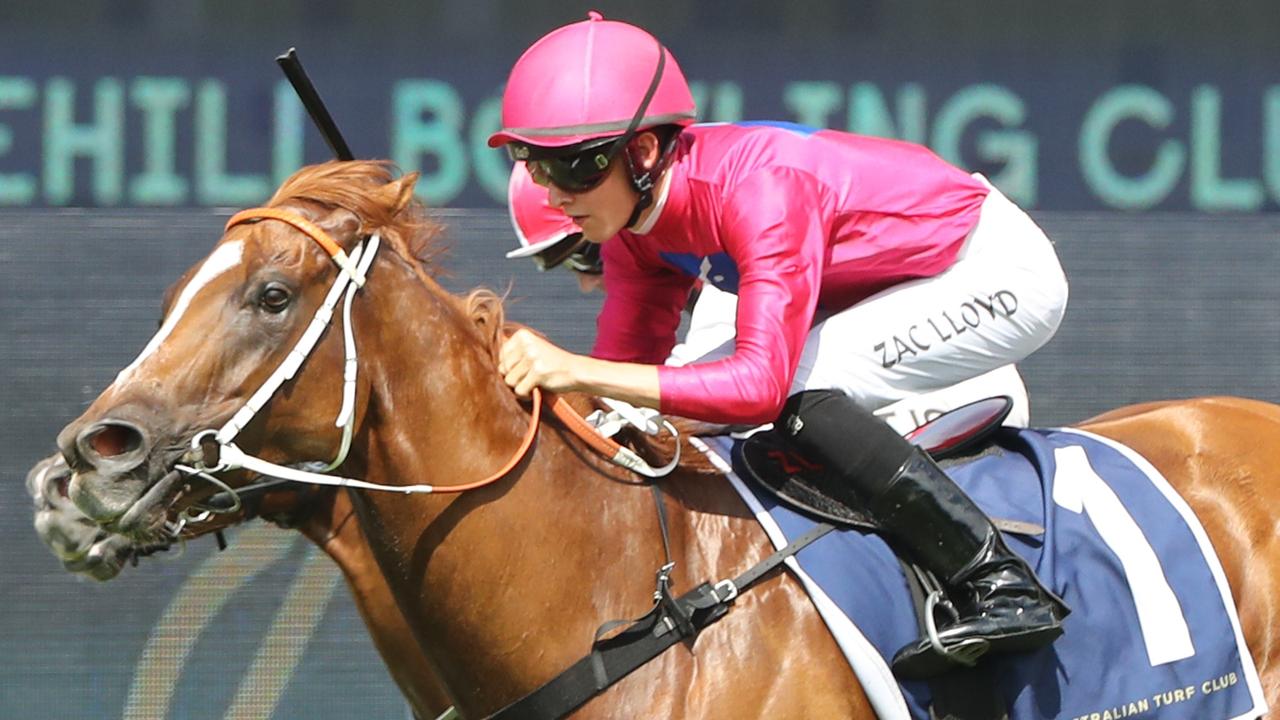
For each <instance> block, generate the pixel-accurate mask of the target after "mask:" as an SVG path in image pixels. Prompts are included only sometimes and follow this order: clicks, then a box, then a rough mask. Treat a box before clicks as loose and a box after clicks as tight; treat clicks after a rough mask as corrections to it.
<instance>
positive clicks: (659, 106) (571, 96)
mask: <svg viewBox="0 0 1280 720" xmlns="http://www.w3.org/2000/svg"><path fill="white" fill-rule="evenodd" d="M660 53H661V54H663V55H665V62H660V60H663V59H664V58H663V57H662V55H660ZM660 66H661V70H659V67H660ZM651 89H652V92H653V95H652V97H651V98H649V101H648V105H647V106H646V105H645V100H646V97H647V95H648V93H649V91H650V90H651ZM642 107H644V111H643V115H642V116H641V117H640V118H639V121H638V123H637V125H636V129H637V130H643V129H645V128H650V127H656V126H658V125H680V126H687V125H692V124H693V122H694V118H695V115H696V112H695V108H694V105H693V95H692V93H690V92H689V84H688V82H686V81H685V79H684V73H682V72H681V71H680V66H679V65H677V64H676V60H675V58H674V57H672V55H671V53H670V51H668V50H667V49H666V48H665V47H663V46H662V44H661V43H659V42H658V40H657V38H655V37H653V36H652V35H650V34H649V33H647V32H645V31H644V30H641V29H640V28H638V27H636V26H635V25H629V24H627V23H624V22H617V21H614V20H605V19H604V17H603V16H602V15H600V13H598V12H595V11H592V12H590V13H588V14H587V19H586V20H584V21H582V22H576V23H573V24H572V25H565V26H564V27H560V28H556V29H555V30H552V31H551V32H549V33H547V34H546V35H544V36H543V37H542V39H541V40H538V41H537V42H536V43H534V44H533V45H532V46H530V47H529V49H528V50H525V52H524V54H523V55H521V56H520V59H519V60H517V61H516V64H515V67H513V68H512V69H511V76H510V77H509V78H508V79H507V89H506V92H504V93H503V95H502V129H501V130H499V131H498V132H496V133H494V134H492V135H490V136H489V147H499V146H502V145H505V144H507V143H510V142H518V143H524V144H527V145H533V146H537V147H567V146H572V145H578V144H580V143H583V142H587V141H589V140H596V139H601V138H608V137H613V136H617V135H622V134H623V133H625V132H626V131H627V129H628V128H629V127H630V126H631V124H632V120H633V118H635V115H636V113H637V112H638V111H639V110H640V108H642Z"/></svg>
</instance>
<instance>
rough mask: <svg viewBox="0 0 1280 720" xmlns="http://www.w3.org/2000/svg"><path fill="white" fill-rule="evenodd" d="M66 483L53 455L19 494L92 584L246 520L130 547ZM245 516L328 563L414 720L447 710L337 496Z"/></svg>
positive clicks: (317, 492)
mask: <svg viewBox="0 0 1280 720" xmlns="http://www.w3.org/2000/svg"><path fill="white" fill-rule="evenodd" d="M70 479H71V471H70V470H69V468H68V467H67V465H66V463H65V462H63V459H62V456H61V455H54V456H52V457H48V458H45V459H44V460H41V461H40V462H39V463H36V465H35V467H33V468H31V471H30V472H29V473H27V491H28V493H29V494H30V495H31V498H32V501H33V502H34V503H35V527H36V532H37V534H39V536H40V539H41V540H42V541H44V543H45V545H47V546H48V547H49V549H50V551H51V552H52V553H53V554H54V555H55V556H56V557H57V558H58V559H59V560H61V561H62V564H63V567H64V568H66V569H67V571H69V572H74V573H80V574H82V575H85V576H87V577H91V578H93V579H94V580H99V581H104V582H105V581H107V580H111V579H112V578H114V577H115V576H116V575H118V574H119V573H120V571H121V570H122V569H123V567H124V565H125V564H126V563H127V562H129V561H130V560H135V559H136V558H138V557H142V556H146V555H150V554H152V553H154V552H157V551H161V550H167V549H168V548H169V545H170V544H171V543H172V542H175V541H178V540H182V541H186V540H194V539H196V538H199V537H202V536H205V535H209V534H212V533H214V532H217V531H219V530H223V529H225V528H227V527H230V526H232V525H235V524H237V523H240V522H244V521H245V520H247V519H250V517H251V516H249V515H247V514H246V513H245V512H244V511H243V509H242V510H239V511H236V512H234V513H226V514H221V515H214V516H212V518H211V519H209V520H207V521H204V522H194V523H187V524H186V525H185V526H184V527H183V529H182V530H181V532H180V533H179V534H177V535H170V537H169V538H168V539H165V540H154V539H152V540H148V541H147V542H138V541H137V540H135V539H134V538H130V537H128V536H125V535H120V534H117V533H113V532H110V531H109V530H107V529H105V528H103V527H102V526H101V525H98V524H97V523H95V522H93V521H92V520H90V519H89V518H88V517H87V516H86V515H85V514H84V513H82V512H81V511H80V510H79V508H77V507H76V506H75V505H74V504H72V503H70V501H69V500H68V499H67V497H66V492H67V483H68V482H69V481H70ZM252 517H260V518H263V519H267V520H270V521H272V522H277V523H281V522H283V523H286V524H287V525H288V526H289V527H292V528H296V529H297V530H298V532H300V533H302V535H303V536H304V537H306V538H307V539H308V540H310V541H311V542H312V543H314V544H315V545H316V547H318V548H320V549H321V550H323V551H324V552H325V553H326V554H327V555H328V556H329V557H330V558H331V559H332V560H333V561H334V563H335V564H336V565H337V566H338V568H339V569H340V570H341V571H342V574H343V576H344V577H345V578H346V580H347V586H348V587H349V588H350V589H351V595H352V597H353V598H354V599H355V602H356V609H357V611H358V612H359V613H360V617H361V618H362V619H363V620H364V623H365V626H366V627H367V628H368V630H369V636H370V638H371V639H372V640H373V645H374V647H375V648H376V649H377V651H378V654H379V655H381V656H382V658H383V660H384V661H385V662H386V664H387V669H388V670H389V672H390V673H391V677H392V679H393V680H394V681H395V683H396V685H397V686H398V687H399V688H400V691H401V692H402V693H403V694H404V696H405V699H406V700H407V701H408V702H409V704H410V705H411V706H412V707H413V708H414V712H415V714H416V716H417V717H419V718H421V719H422V720H430V719H431V718H437V717H440V716H441V713H444V712H445V711H446V710H447V709H448V708H449V707H451V706H452V704H453V701H452V700H450V699H449V696H448V694H447V692H446V691H445V690H444V688H443V687H441V686H440V684H439V683H438V682H436V681H435V678H436V673H435V672H434V670H432V669H431V667H430V665H429V663H428V661H427V658H426V655H425V654H424V653H423V652H422V649H421V648H420V647H418V644H417V642H416V641H415V639H414V636H413V633H412V632H410V631H409V628H408V625H407V624H406V623H405V620H404V616H402V615H401V614H400V609H399V608H398V607H396V603H395V600H394V599H393V598H392V597H391V589H390V588H389V587H388V586H387V583H386V581H385V580H384V579H383V577H382V573H381V572H379V571H378V568H377V564H376V562H375V561H374V559H373V554H372V551H371V550H370V549H369V544H368V542H367V541H366V540H365V537H364V533H362V532H361V531H360V523H359V519H358V518H357V517H356V515H355V509H354V507H353V506H352V504H351V499H350V497H349V496H348V495H347V494H346V493H345V492H342V491H339V490H337V489H335V488H321V487H307V486H300V485H297V486H293V487H288V488H285V489H280V490H276V491H272V492H268V493H266V494H264V495H263V496H262V497H261V498H260V499H259V500H258V502H257V503H256V508H255V510H254V513H253V515H252Z"/></svg>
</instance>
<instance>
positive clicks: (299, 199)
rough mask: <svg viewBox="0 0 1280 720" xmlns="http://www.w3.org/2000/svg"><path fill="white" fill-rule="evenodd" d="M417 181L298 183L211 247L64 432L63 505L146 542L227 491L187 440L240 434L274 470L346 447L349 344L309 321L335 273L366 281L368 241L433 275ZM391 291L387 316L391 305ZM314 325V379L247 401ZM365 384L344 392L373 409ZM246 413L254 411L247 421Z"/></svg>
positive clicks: (369, 171) (311, 173)
mask: <svg viewBox="0 0 1280 720" xmlns="http://www.w3.org/2000/svg"><path fill="white" fill-rule="evenodd" d="M416 177H417V176H416V174H411V175H407V176H405V177H402V178H399V179H393V178H392V175H391V172H390V169H389V167H388V165H387V164H386V163H376V162H331V163H326V164H323V165H319V166H312V167H308V168H304V169H303V170H301V171H299V172H298V173H296V174H295V175H293V176H292V177H291V178H289V179H288V180H287V181H286V182H285V183H284V184H283V185H282V186H281V187H280V188H279V190H278V191H277V192H276V194H275V195H274V196H273V197H272V198H271V200H270V201H269V202H268V203H267V205H266V207H265V208H260V209H257V210H255V211H250V212H249V213H248V214H247V215H246V214H245V213H242V214H241V215H240V216H237V218H233V223H230V224H228V228H227V230H226V232H225V234H224V235H223V237H222V238H221V239H220V240H219V241H218V243H217V244H216V245H215V246H214V248H213V251H212V252H211V253H210V254H209V255H208V256H207V257H206V258H204V259H203V260H202V261H200V262H198V263H197V264H196V265H195V266H193V267H192V268H190V269H189V270H188V271H187V272H186V273H185V274H184V275H183V276H182V277H181V278H180V279H179V280H178V282H177V283H176V284H175V286H174V287H173V288H172V289H171V291H170V292H169V293H168V294H167V296H166V297H167V300H166V303H165V307H164V315H163V322H162V324H161V327H160V329H159V330H158V332H157V333H156V334H155V336H154V337H152V338H151V340H150V342H149V343H148V344H147V345H146V347H145V348H144V349H143V350H142V352H141V353H140V354H139V355H138V357H137V358H136V359H135V360H134V361H133V362H132V363H130V364H129V365H128V366H127V367H126V368H124V369H123V370H122V371H121V372H120V373H119V374H118V375H117V376H116V378H115V380H114V381H113V382H112V383H111V385H110V386H109V387H107V389H106V390H105V391H103V393H102V394H101V395H100V396H99V397H98V398H97V399H96V400H95V401H94V402H93V403H92V404H91V405H90V407H89V408H88V409H87V410H86V411H85V412H84V414H82V415H81V416H80V417H79V418H77V419H76V420H75V421H73V422H71V423H70V424H69V425H67V426H66V428H64V429H63V431H62V432H61V433H60V434H59V436H58V446H59V448H60V449H61V451H62V455H63V457H64V458H65V460H66V464H67V466H68V467H69V469H70V470H71V471H72V473H73V475H72V477H71V480H70V482H69V484H68V486H67V496H68V497H69V498H70V499H71V500H73V501H74V502H75V504H76V505H77V506H78V507H79V508H80V509H81V510H82V511H83V512H84V514H85V515H86V516H87V517H88V518H89V519H90V520H92V521H93V522H94V523H96V524H98V525H101V526H103V527H104V528H105V529H107V530H111V531H114V532H120V533H125V534H128V535H131V536H133V537H135V538H145V537H149V536H153V535H155V534H156V533H157V532H159V531H160V529H161V527H162V525H163V523H164V522H165V521H166V518H167V517H168V516H169V515H170V514H171V513H172V512H173V511H174V510H175V509H176V508H180V507H181V506H184V505H190V504H192V503H195V502H198V501H199V500H200V499H201V498H203V497H206V496H208V495H211V494H214V493H216V492H218V491H219V490H220V489H226V486H225V484H222V483H219V482H218V481H216V480H214V481H213V482H212V483H210V482H201V480H202V479H204V480H211V479H212V478H211V476H210V475H208V474H198V473H196V472H193V471H192V468H195V467H207V465H205V464H204V461H205V460H209V457H208V453H209V450H208V449H207V448H206V449H205V450H203V451H202V449H201V447H200V445H199V443H198V442H197V443H194V444H193V440H199V439H201V438H202V437H203V439H204V440H205V441H206V442H209V441H210V440H212V439H213V436H214V434H215V433H216V431H218V429H219V428H226V427H229V426H231V425H234V426H235V427H236V433H237V434H238V437H237V441H238V442H239V444H240V445H241V446H243V447H246V448H251V449H252V451H253V452H255V453H257V455H258V456H259V457H262V458H265V459H267V460H269V461H271V462H279V463H285V464H293V463H300V462H306V461H316V460H322V459H326V458H333V457H335V455H337V454H339V452H341V451H344V450H345V446H342V444H343V442H344V440H349V437H348V438H345V439H344V438H342V432H341V431H340V430H336V429H335V426H334V418H335V416H336V415H337V414H338V413H339V403H340V401H341V400H342V398H343V393H342V392H339V391H338V390H335V388H337V389H341V388H342V387H343V382H342V378H343V357H344V343H343V337H342V333H340V332H338V331H336V330H334V331H326V330H325V328H324V327H323V326H322V327H319V328H316V327H315V325H316V322H317V321H316V318H317V317H318V314H317V308H321V307H323V306H325V305H326V302H327V301H328V300H329V299H330V298H329V296H331V295H333V294H334V292H333V288H332V282H334V277H335V275H337V276H338V277H339V278H340V279H341V278H342V277H343V276H347V279H353V278H352V277H351V276H352V275H353V273H356V272H368V270H364V271H360V270H356V269H355V268H354V267H353V266H352V265H351V264H350V263H352V262H354V259H353V258H354V257H355V256H357V255H358V254H359V250H358V248H359V247H360V246H361V245H362V244H363V243H364V241H365V239H366V238H367V237H369V236H371V235H377V236H380V239H381V242H382V243H383V244H385V245H390V246H391V247H392V248H393V249H394V250H395V252H392V253H384V256H396V255H398V256H401V258H402V260H401V262H400V263H399V265H400V267H399V268H398V269H399V270H400V271H402V272H410V273H415V272H416V274H418V275H420V276H423V277H425V273H424V271H423V269H422V266H421V264H420V263H418V262H416V261H414V257H416V256H420V255H422V254H423V253H424V249H429V247H430V245H429V241H430V239H431V237H432V236H433V235H434V234H435V231H436V229H437V228H436V226H435V225H434V223H432V222H431V221H430V220H429V219H427V218H426V216H425V214H423V212H422V210H421V208H420V207H419V206H417V204H416V203H414V202H413V200H412V192H413V185H414V182H415V180H416ZM281 218H283V219H284V221H278V220H280V219H281ZM300 228H301V231H300ZM387 264H389V263H387V262H386V261H384V263H382V264H381V265H387ZM381 272H382V273H384V274H387V273H393V272H394V271H393V270H391V269H389V268H388V269H385V270H382V271H381ZM362 281H363V278H360V279H359V281H357V282H356V283H355V284H356V285H357V286H358V285H359V284H360V282H362ZM353 289H354V288H353ZM390 291H391V289H390V288H389V289H388V291H387V292H386V293H384V302H383V303H382V306H383V307H382V310H380V312H390V310H388V309H387V307H392V308H394V307H395V304H396V301H397V298H395V297H391V296H390ZM339 294H340V293H339ZM365 294H368V293H367V292H366V293H365ZM362 297H363V295H362ZM330 305H332V303H330ZM319 314H324V312H323V311H321V312H320V313H319ZM339 314H340V312H339ZM308 328H312V330H311V333H312V334H313V335H316V336H317V339H318V342H316V343H315V346H314V351H312V352H310V353H309V355H308V356H307V357H305V364H306V368H307V371H306V372H299V373H298V374H297V377H296V378H291V379H288V380H287V381H285V382H282V383H280V387H279V388H278V389H279V391H278V392H274V393H270V394H269V395H270V397H265V398H262V397H259V398H254V394H255V392H256V391H258V390H259V389H260V388H262V387H263V385H264V384H267V383H268V382H269V379H270V378H272V377H275V376H276V375H279V374H280V373H279V372H275V371H276V370H277V368H279V367H280V366H281V365H282V364H283V363H286V362H289V361H288V359H287V358H288V356H289V354H290V352H291V349H296V347H298V344H299V342H300V341H301V339H302V338H303V336H304V334H305V333H307V332H308ZM303 359H304V358H297V359H296V360H295V365H297V364H300V363H301V361H302V360H303ZM297 370H298V368H297V367H296V366H295V367H294V368H293V370H292V372H296V371H297ZM289 374H291V373H289ZM361 382H362V388H363V389H362V390H361V391H359V392H352V393H351V394H352V395H353V397H354V396H358V397H360V398H361V399H362V400H364V401H367V399H368V396H369V393H368V392H367V388H368V383H369V382H371V380H370V379H369V377H368V376H367V375H365V376H363V377H362V378H361ZM352 390H356V388H354V387H353V388H352ZM268 400H269V402H267V401H268ZM251 406H252V407H253V410H254V411H256V412H253V411H248V412H247V415H246V414H245V413H246V410H245V408H247V407H251ZM365 409H366V408H365V407H363V406H362V407H355V408H350V409H349V410H350V412H349V414H350V415H352V416H356V417H354V418H353V420H354V422H353V423H351V424H358V422H359V416H362V414H363V413H364V411H365ZM237 413H240V414H239V415H238V414H237ZM251 420H253V421H252V422H251ZM241 430H243V432H240V431H241ZM340 446H342V447H340ZM215 454H216V451H215ZM209 464H210V465H212V464H214V462H213V461H210V463H209ZM180 470H181V471H180ZM243 474H244V473H241V475H243ZM229 482H232V483H233V484H236V483H240V482H243V480H240V479H236V478H231V479H229Z"/></svg>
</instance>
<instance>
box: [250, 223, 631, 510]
mask: <svg viewBox="0 0 1280 720" xmlns="http://www.w3.org/2000/svg"><path fill="white" fill-rule="evenodd" d="M255 220H278V221H280V222H283V223H286V224H288V225H290V226H292V227H293V228H295V229H297V230H299V231H300V232H302V233H303V234H304V235H306V236H307V237H309V238H311V239H312V240H314V241H315V242H316V243H317V244H319V245H320V247H322V248H324V250H325V252H326V253H328V254H329V257H331V258H333V261H334V262H335V263H337V265H338V266H339V267H341V268H342V269H343V270H345V271H347V273H348V274H350V275H351V277H352V278H353V279H354V280H355V281H356V282H357V283H358V284H363V280H364V279H363V278H360V277H359V276H358V275H357V273H356V270H355V268H354V267H352V265H351V261H350V259H349V257H348V256H347V254H346V252H345V251H343V249H342V246H340V245H338V243H337V242H336V241H335V240H334V239H333V238H332V237H330V235H329V233H327V232H325V231H324V229H322V228H321V227H320V226H319V225H316V224H315V223H313V222H311V221H310V220H308V219H306V218H304V217H302V216H301V215H299V214H297V213H295V212H290V211H288V210H282V209H280V208H265V207H259V208H249V209H247V210H241V211H240V212H238V213H236V214H235V215H232V216H231V219H230V220H228V221H227V224H226V228H225V229H226V230H230V229H231V228H233V227H235V226H236V225H240V224H242V223H246V222H253V221H255ZM547 395H549V396H550V403H549V404H550V406H551V411H552V413H554V414H555V416H556V417H557V418H559V419H560V421H561V422H563V423H564V424H565V426H566V427H567V428H568V429H569V430H570V431H571V432H572V433H573V434H574V435H577V436H578V437H580V438H582V440H583V442H585V443H586V444H587V445H588V446H589V447H591V449H592V450H595V451H596V452H598V453H600V454H601V455H604V456H605V457H606V458H613V457H615V456H616V455H617V454H618V451H619V450H620V449H621V448H622V446H621V445H619V444H618V443H616V442H614V441H613V440H610V439H609V438H606V437H604V436H603V435H601V434H599V433H597V432H596V431H595V428H593V427H591V425H590V423H588V422H587V421H586V420H584V419H583V417H582V416H581V415H579V414H578V412H577V411H576V410H574V409H573V408H572V407H570V406H569V403H568V401H566V400H565V399H564V398H562V397H560V396H559V395H556V394H554V393H547ZM532 397H533V409H532V411H531V412H530V415H529V429H528V430H527V431H525V434H524V439H523V440H521V441H520V447H519V448H518V449H517V450H516V452H515V455H513V456H512V457H511V459H510V460H508V461H507V464H506V465H503V466H502V468H501V469H499V470H498V471H497V472H495V473H494V474H492V475H490V476H489V477H487V478H485V479H483V480H477V481H475V482H470V483H466V484H463V485H450V486H447V487H439V486H432V487H433V489H432V493H433V494H434V493H460V492H466V491H467V490H475V489H477V488H482V487H484V486H486V485H491V484H493V483H495V482H497V481H499V480H501V479H502V478H504V477H506V475H507V473H510V472H511V471H512V470H513V469H515V467H516V466H517V465H519V464H520V462H521V461H522V460H524V457H525V455H527V454H528V453H529V448H530V447H532V446H533V439H534V438H535V437H537V435H538V420H539V418H540V417H541V415H542V391H541V390H540V389H539V388H534V389H533V393H532Z"/></svg>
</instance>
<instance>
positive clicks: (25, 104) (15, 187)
mask: <svg viewBox="0 0 1280 720" xmlns="http://www.w3.org/2000/svg"><path fill="white" fill-rule="evenodd" d="M35 102H36V84H35V83H34V82H32V81H31V80H29V79H27V78H21V77H0V111H3V110H26V109H28V108H30V107H31V106H33V105H35ZM12 147H13V131H12V130H10V129H9V128H8V127H7V126H6V125H4V124H0V156H3V155H5V154H6V153H8V152H9V150H10V148H12ZM35 198H36V181H35V178H33V177H31V175H30V174H29V173H0V205H29V204H31V202H33V201H34V200H35Z"/></svg>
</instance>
